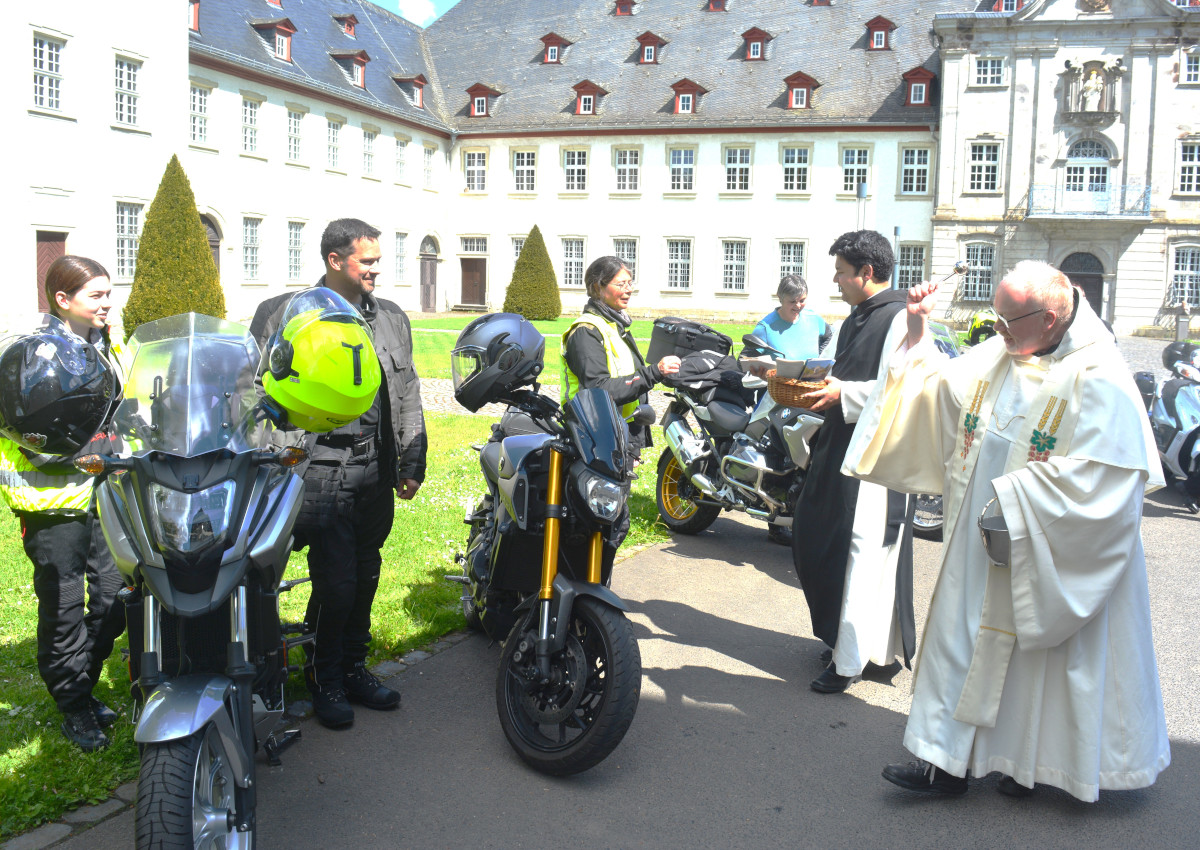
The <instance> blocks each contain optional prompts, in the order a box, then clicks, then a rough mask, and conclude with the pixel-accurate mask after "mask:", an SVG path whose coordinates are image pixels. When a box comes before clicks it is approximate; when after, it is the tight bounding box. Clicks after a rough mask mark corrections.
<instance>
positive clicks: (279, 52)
mask: <svg viewBox="0 0 1200 850" xmlns="http://www.w3.org/2000/svg"><path fill="white" fill-rule="evenodd" d="M275 58H276V59H287V58H288V34H287V33H285V32H281V31H279V30H275Z"/></svg>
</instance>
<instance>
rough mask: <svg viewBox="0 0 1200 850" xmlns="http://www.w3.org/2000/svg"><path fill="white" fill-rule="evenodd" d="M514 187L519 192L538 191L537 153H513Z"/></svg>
mask: <svg viewBox="0 0 1200 850" xmlns="http://www.w3.org/2000/svg"><path fill="white" fill-rule="evenodd" d="M513 187H514V188H515V190H516V191H518V192H533V191H536V189H537V152H536V151H514V152H513Z"/></svg>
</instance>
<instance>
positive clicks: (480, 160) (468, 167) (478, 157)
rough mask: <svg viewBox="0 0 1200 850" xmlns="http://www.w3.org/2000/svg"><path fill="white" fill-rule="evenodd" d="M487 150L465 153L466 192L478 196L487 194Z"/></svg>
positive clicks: (467, 151) (464, 174) (466, 151)
mask: <svg viewBox="0 0 1200 850" xmlns="http://www.w3.org/2000/svg"><path fill="white" fill-rule="evenodd" d="M487 160H488V155H487V150H485V149H484V150H479V149H477V150H465V151H463V178H464V186H465V191H467V192H468V193H470V194H473V195H478V194H483V193H485V192H487Z"/></svg>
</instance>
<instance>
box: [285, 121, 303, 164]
mask: <svg viewBox="0 0 1200 850" xmlns="http://www.w3.org/2000/svg"><path fill="white" fill-rule="evenodd" d="M304 115H305V113H304V112H302V111H300V110H298V109H288V111H287V161H288V162H300V161H301V160H302V159H303V157H304Z"/></svg>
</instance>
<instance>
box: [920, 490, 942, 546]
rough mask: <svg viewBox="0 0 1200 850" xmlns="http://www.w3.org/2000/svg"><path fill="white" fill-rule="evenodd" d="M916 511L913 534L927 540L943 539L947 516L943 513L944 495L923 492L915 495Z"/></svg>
mask: <svg viewBox="0 0 1200 850" xmlns="http://www.w3.org/2000/svg"><path fill="white" fill-rule="evenodd" d="M913 498H914V500H915V501H916V503H917V505H916V512H915V513H914V514H913V534H914V535H916V536H917V537H921V538H924V539H925V540H941V539H942V527H943V526H944V525H945V522H946V520H945V516H944V515H943V514H942V497H941V496H931V495H929V494H928V493H921V494H920V495H918V496H914V497H913Z"/></svg>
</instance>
